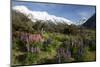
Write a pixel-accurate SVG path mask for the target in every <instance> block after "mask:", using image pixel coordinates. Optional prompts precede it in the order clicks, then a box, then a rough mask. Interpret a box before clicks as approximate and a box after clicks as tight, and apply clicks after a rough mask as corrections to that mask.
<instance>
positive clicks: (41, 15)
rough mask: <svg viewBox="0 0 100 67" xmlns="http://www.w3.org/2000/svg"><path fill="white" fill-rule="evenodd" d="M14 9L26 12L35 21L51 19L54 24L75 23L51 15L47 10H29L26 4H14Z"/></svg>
mask: <svg viewBox="0 0 100 67" xmlns="http://www.w3.org/2000/svg"><path fill="white" fill-rule="evenodd" d="M12 9H13V10H15V11H18V12H20V13H23V14H25V15H26V16H27V17H28V18H29V19H31V20H32V21H33V22H36V21H37V20H40V21H45V22H47V21H50V22H52V23H54V24H58V23H63V24H68V25H71V24H73V22H72V21H70V20H68V19H66V18H63V17H58V16H55V15H51V14H49V13H48V12H46V11H32V10H29V9H28V8H27V7H25V6H14V7H13V8H12Z"/></svg>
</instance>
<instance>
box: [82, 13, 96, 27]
mask: <svg viewBox="0 0 100 67" xmlns="http://www.w3.org/2000/svg"><path fill="white" fill-rule="evenodd" d="M83 26H84V27H86V28H91V29H95V28H96V13H95V14H94V15H93V16H92V17H90V18H89V19H88V20H87V21H86V22H85V23H84V24H83Z"/></svg>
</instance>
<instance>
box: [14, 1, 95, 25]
mask: <svg viewBox="0 0 100 67" xmlns="http://www.w3.org/2000/svg"><path fill="white" fill-rule="evenodd" d="M20 5H24V6H26V7H27V8H28V9H30V10H32V11H46V12H48V13H49V14H52V15H56V16H59V17H64V18H66V19H69V20H71V21H72V22H75V23H77V22H79V21H80V20H81V19H82V18H86V19H88V18H89V17H91V16H92V15H93V14H94V13H95V7H94V6H89V5H88V6H86V5H68V4H66V5H65V4H48V3H47V4H46V3H34V2H20V1H13V2H12V7H13V6H20Z"/></svg>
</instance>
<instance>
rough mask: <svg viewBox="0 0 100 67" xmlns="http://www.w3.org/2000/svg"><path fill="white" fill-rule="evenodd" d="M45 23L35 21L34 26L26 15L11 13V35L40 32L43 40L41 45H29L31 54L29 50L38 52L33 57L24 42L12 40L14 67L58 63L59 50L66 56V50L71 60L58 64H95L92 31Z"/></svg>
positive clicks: (37, 43)
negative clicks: (22, 32) (61, 49)
mask: <svg viewBox="0 0 100 67" xmlns="http://www.w3.org/2000/svg"><path fill="white" fill-rule="evenodd" d="M41 22H42V23H41ZM48 22H49V23H46V22H43V21H36V22H35V23H33V22H32V21H31V20H29V19H28V18H27V17H26V16H25V15H23V14H21V13H18V12H15V11H13V16H12V29H13V31H12V32H13V33H14V32H16V31H20V32H21V31H25V32H28V33H31V34H34V33H37V32H40V33H42V35H43V39H44V41H43V42H32V43H29V45H30V50H31V47H34V48H39V50H40V51H39V52H33V53H32V52H31V51H30V52H28V51H27V47H26V46H27V45H26V42H24V41H21V40H20V39H19V37H17V36H16V37H15V36H12V64H13V65H23V64H24V65H25V64H26V65H29V64H48V63H58V55H57V50H58V49H59V48H63V49H64V51H65V52H66V50H67V49H69V52H70V53H71V56H70V57H64V56H62V57H61V58H60V60H61V62H60V63H65V62H66V63H67V62H79V61H95V60H96V56H95V52H96V32H95V30H92V29H84V28H83V29H81V28H79V27H77V26H74V25H67V24H60V23H59V24H57V25H54V24H53V23H52V22H51V21H48ZM16 35H17V34H16ZM81 49H82V50H81ZM81 51H82V52H81Z"/></svg>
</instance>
